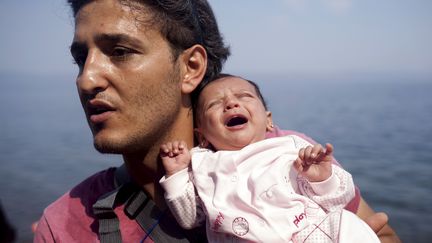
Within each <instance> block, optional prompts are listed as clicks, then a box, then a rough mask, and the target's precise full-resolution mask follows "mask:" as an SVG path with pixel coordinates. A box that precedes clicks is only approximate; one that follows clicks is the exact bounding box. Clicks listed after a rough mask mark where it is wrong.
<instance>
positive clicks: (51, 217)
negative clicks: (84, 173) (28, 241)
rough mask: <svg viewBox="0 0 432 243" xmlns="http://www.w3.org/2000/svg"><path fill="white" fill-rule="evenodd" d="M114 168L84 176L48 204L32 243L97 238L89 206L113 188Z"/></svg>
mask: <svg viewBox="0 0 432 243" xmlns="http://www.w3.org/2000/svg"><path fill="white" fill-rule="evenodd" d="M114 171H115V168H109V169H106V170H103V171H100V172H98V173H95V174H94V175H92V176H90V177H88V178H87V179H85V180H84V181H82V182H81V183H79V184H78V185H77V186H75V187H74V188H72V189H71V190H70V191H68V192H66V193H65V194H64V195H63V196H61V197H60V198H59V199H57V200H56V201H54V202H53V203H51V204H50V205H49V206H48V207H47V208H46V209H45V210H44V213H43V215H42V218H41V219H40V221H39V223H38V227H37V230H36V232H35V238H34V242H56V241H57V240H60V239H61V240H62V241H64V242H79V241H81V242H84V241H85V242H91V241H94V239H97V233H96V232H97V229H96V228H95V227H96V225H95V224H94V214H93V210H92V205H93V204H94V203H95V202H96V200H97V199H98V197H99V196H101V195H103V194H105V193H107V192H109V191H111V190H113V189H114Z"/></svg>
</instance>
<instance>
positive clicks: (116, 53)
mask: <svg viewBox="0 0 432 243" xmlns="http://www.w3.org/2000/svg"><path fill="white" fill-rule="evenodd" d="M130 53H131V50H130V49H128V48H125V47H115V48H114V49H113V51H112V52H111V56H113V57H123V56H126V55H128V54H130Z"/></svg>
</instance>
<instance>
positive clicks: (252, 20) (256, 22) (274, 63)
mask: <svg viewBox="0 0 432 243" xmlns="http://www.w3.org/2000/svg"><path fill="white" fill-rule="evenodd" d="M65 2H66V1H65V0H64V1H63V0H44V1H34V0H1V1H0V31H1V38H0V53H1V55H0V73H4V72H9V73H10V72H12V73H16V72H18V73H25V74H44V75H45V74H46V75H49V74H63V73H75V72H76V67H75V66H74V65H73V64H72V58H71V57H70V54H69V45H70V42H71V39H72V36H73V20H72V17H71V13H70V10H69V8H68V6H67V5H66V3H65ZM210 4H211V5H212V6H213V9H214V12H215V14H216V17H217V20H218V22H219V26H220V30H221V32H222V34H223V36H224V38H225V41H226V42H227V43H228V44H229V45H230V47H231V52H232V55H231V57H230V58H229V60H228V62H227V63H226V66H225V71H226V72H230V73H234V74H240V75H253V74H263V75H275V76H281V77H285V76H295V75H300V76H301V75H304V76H318V77H324V76H329V77H331V76H338V75H344V74H372V75H374V74H376V75H415V76H418V77H423V78H426V79H430V80H431V81H432V1H430V0H379V1H377V0H267V1H257V0H256V1H252V0H210Z"/></svg>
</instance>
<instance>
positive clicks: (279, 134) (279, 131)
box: [266, 126, 316, 144]
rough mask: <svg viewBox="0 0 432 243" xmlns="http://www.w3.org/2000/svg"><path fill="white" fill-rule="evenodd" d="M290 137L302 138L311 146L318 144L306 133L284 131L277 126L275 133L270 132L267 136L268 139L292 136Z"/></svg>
mask: <svg viewBox="0 0 432 243" xmlns="http://www.w3.org/2000/svg"><path fill="white" fill-rule="evenodd" d="M290 135H295V136H298V137H300V138H302V139H304V140H306V141H308V142H309V143H311V144H315V143H316V142H315V141H314V140H313V139H312V138H310V137H309V136H307V135H305V134H304V133H301V132H297V131H293V130H283V129H280V128H279V127H277V126H275V127H274V129H273V131H271V132H268V133H267V134H266V138H275V137H283V136H290Z"/></svg>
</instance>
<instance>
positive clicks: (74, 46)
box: [69, 41, 86, 54]
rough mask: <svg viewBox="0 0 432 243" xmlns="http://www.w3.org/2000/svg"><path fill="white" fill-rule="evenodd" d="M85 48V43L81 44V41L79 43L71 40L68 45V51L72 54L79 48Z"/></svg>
mask: <svg viewBox="0 0 432 243" xmlns="http://www.w3.org/2000/svg"><path fill="white" fill-rule="evenodd" d="M85 48H86V45H85V44H83V43H79V42H77V41H74V42H72V44H71V45H70V47H69V49H70V52H71V53H72V54H73V53H75V52H77V51H79V50H82V49H85Z"/></svg>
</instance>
